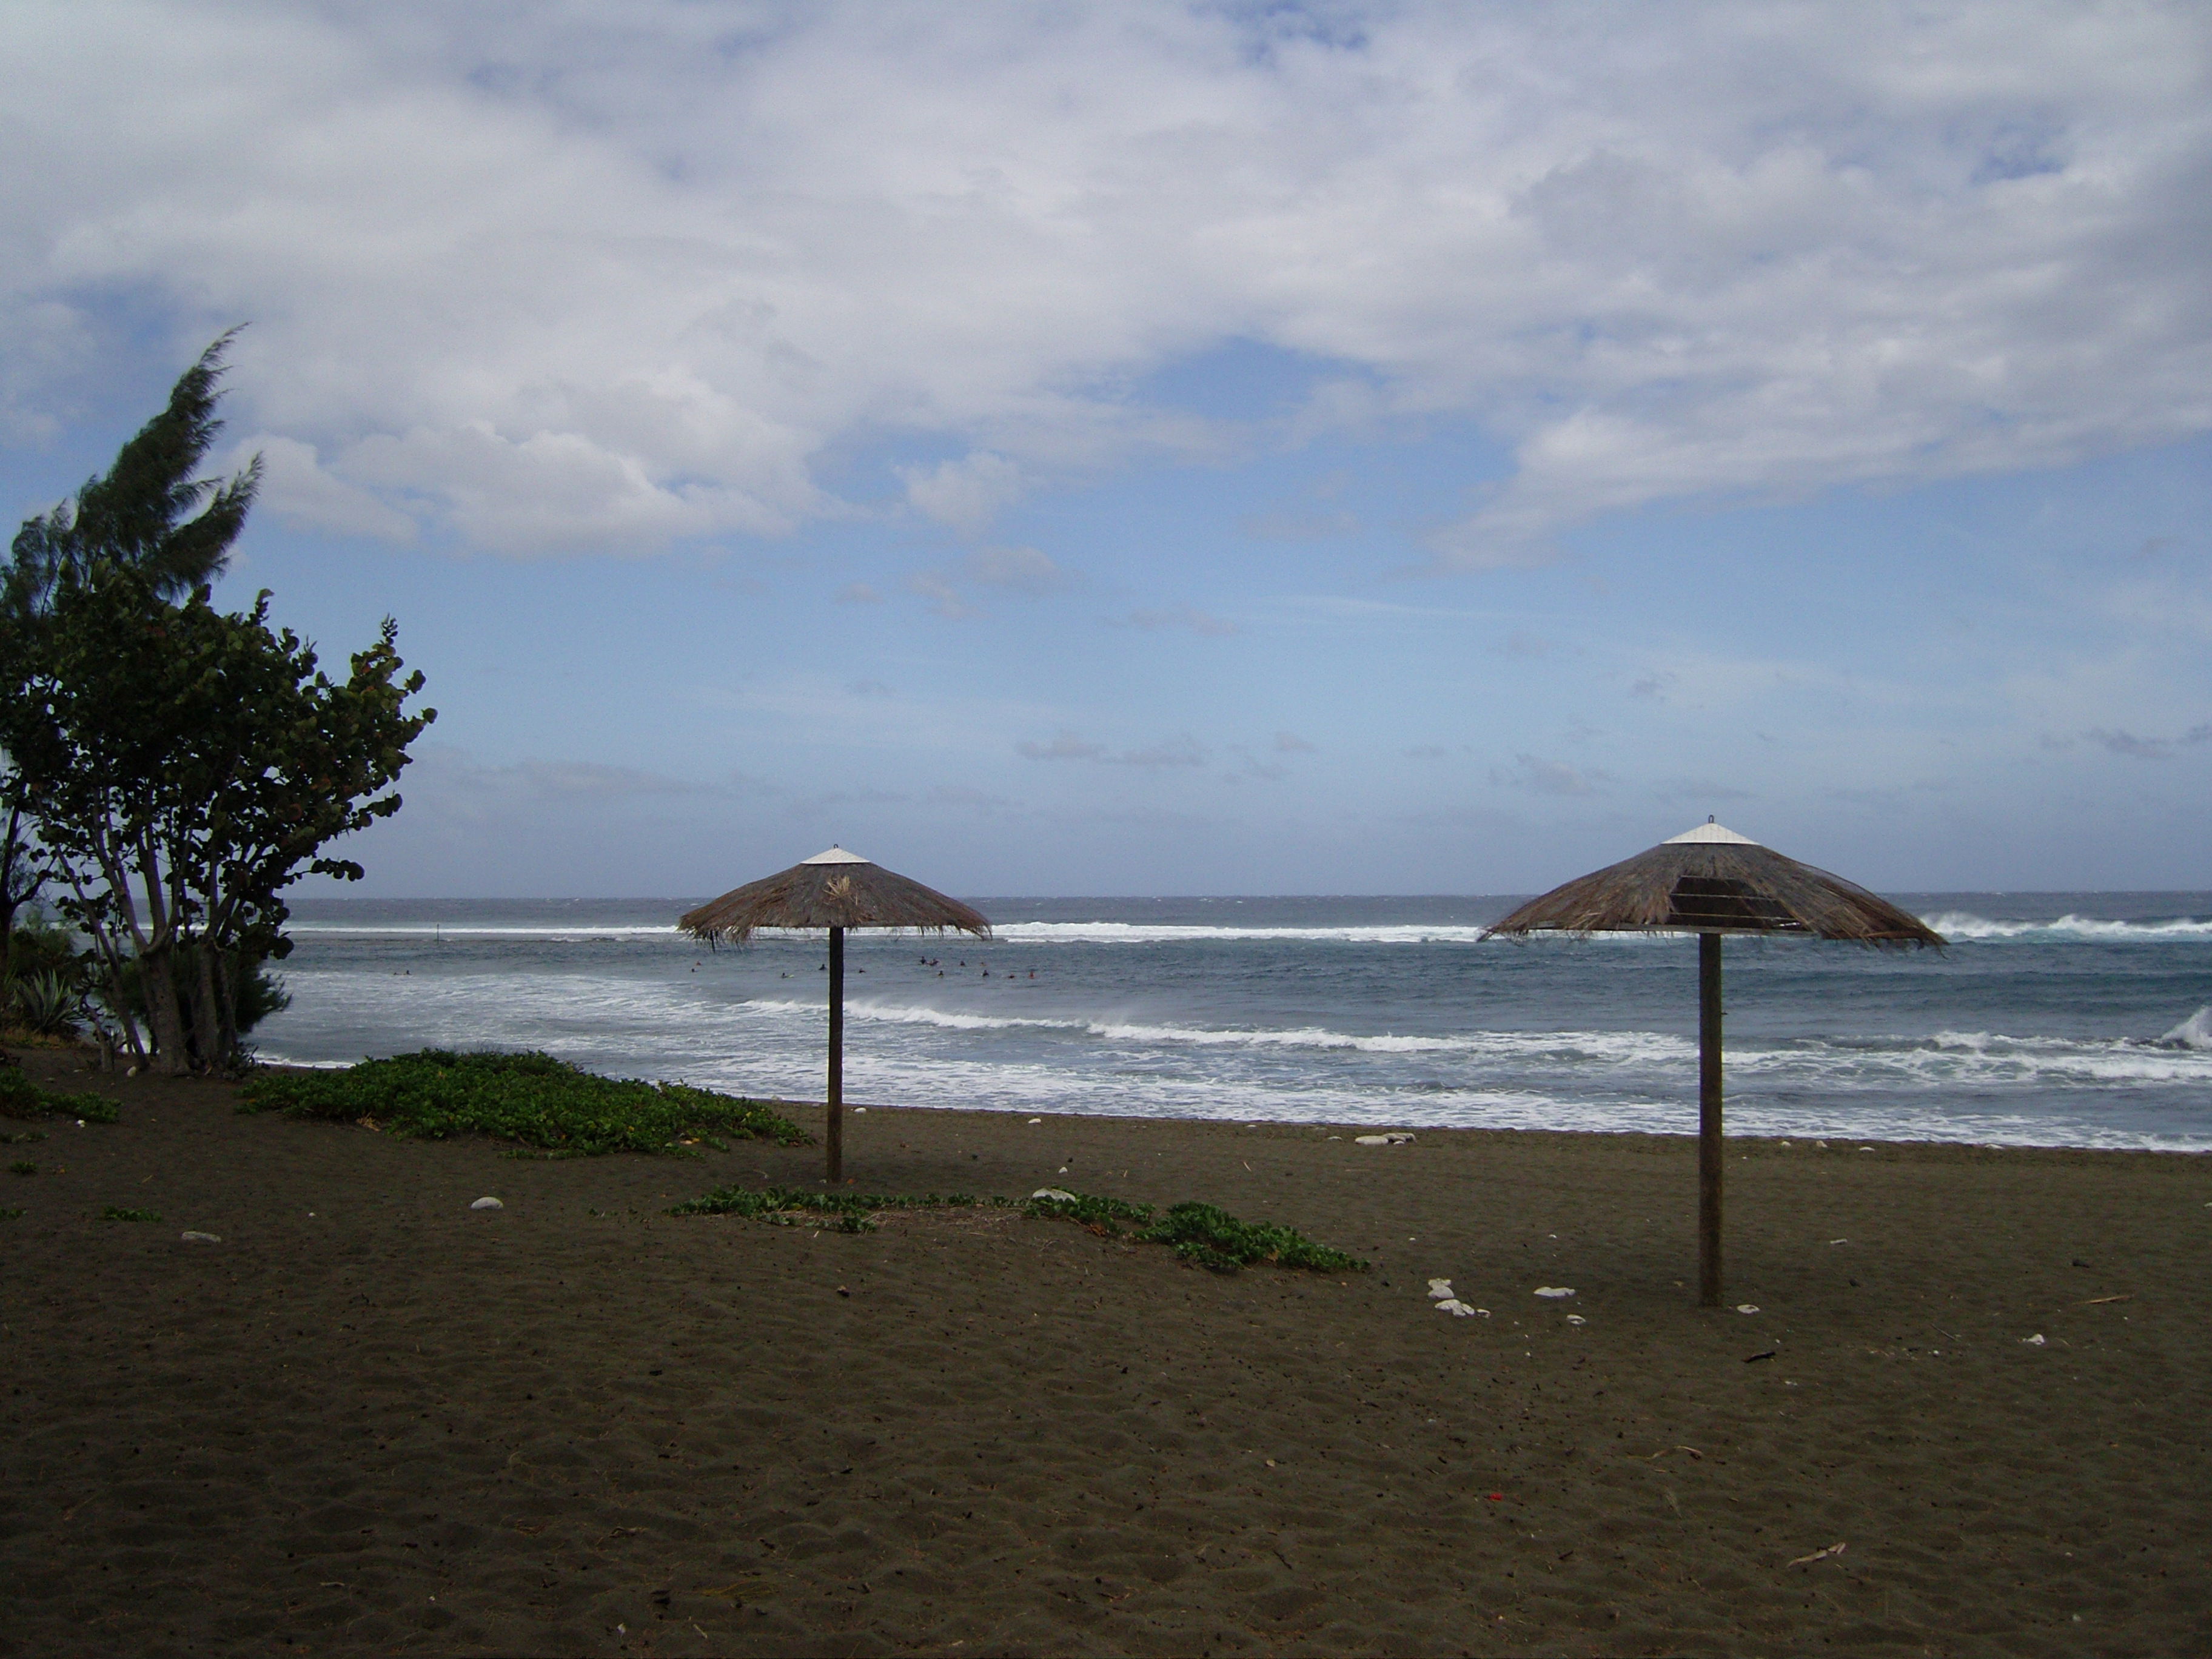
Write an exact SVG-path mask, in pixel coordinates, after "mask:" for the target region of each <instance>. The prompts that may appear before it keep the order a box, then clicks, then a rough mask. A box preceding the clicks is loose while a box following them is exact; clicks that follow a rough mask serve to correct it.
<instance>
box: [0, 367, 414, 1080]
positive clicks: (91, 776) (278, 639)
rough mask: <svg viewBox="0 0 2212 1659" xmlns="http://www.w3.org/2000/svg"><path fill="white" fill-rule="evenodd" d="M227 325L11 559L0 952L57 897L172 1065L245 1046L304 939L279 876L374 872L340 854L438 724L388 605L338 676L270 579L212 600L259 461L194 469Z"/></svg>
mask: <svg viewBox="0 0 2212 1659" xmlns="http://www.w3.org/2000/svg"><path fill="white" fill-rule="evenodd" d="M235 332H236V331H235V330H234V331H232V333H230V334H226V335H224V336H223V337H222V338H221V339H219V340H217V341H216V343H214V344H213V345H211V346H210V347H209V348H208V349H207V350H206V351H205V352H204V353H203V354H202V355H201V356H200V360H199V361H198V362H197V363H195V364H194V365H193V366H192V367H191V368H190V369H189V370H187V371H186V372H185V375H184V377H183V378H182V379H181V380H179V381H178V382H177V385H176V389H175V390H174V391H173V392H172V393H171V394H170V398H169V406H168V408H167V410H164V411H163V412H162V413H161V414H160V415H158V416H155V418H154V419H153V420H152V421H149V422H147V424H146V426H145V428H143V430H141V431H140V432H139V433H138V435H137V436H136V437H134V438H132V439H131V441H130V442H129V443H127V444H125V446H124V447H123V448H122V450H121V452H120V453H118V455H117V457H116V459H115V465H114V466H113V467H112V469H111V470H110V471H108V472H107V474H106V476H105V477H95V478H93V479H90V480H88V482H87V483H86V484H85V486H84V488H83V489H81V490H79V491H78V492H77V495H76V499H75V500H74V501H70V502H64V503H63V504H62V505H61V506H59V507H55V508H54V509H53V510H52V512H49V513H41V514H40V516H39V517H37V518H35V519H33V520H30V521H29V522H28V523H27V524H25V525H24V526H23V527H22V530H21V532H20V533H18V535H17V536H16V538H15V543H14V545H13V548H12V550H11V555H10V557H9V562H8V564H7V566H6V568H5V569H4V571H0V749H4V750H5V751H6V757H7V769H6V771H5V773H4V775H0V807H3V808H4V811H5V813H6V823H5V829H4V832H0V951H4V949H5V945H6V937H7V929H8V928H9V927H10V926H11V925H12V922H13V919H14V915H15V910H16V909H17V908H19V907H20V906H21V904H22V903H24V902H27V900H28V899H29V898H30V897H31V896H33V895H34V894H36V893H37V892H38V891H39V890H40V886H41V884H44V885H45V886H46V890H48V891H49V892H50V893H58V895H59V896H58V898H56V900H55V908H58V910H60V911H61V913H62V914H63V915H65V916H66V917H68V918H69V920H70V921H71V922H72V923H74V924H75V925H76V927H78V928H79V929H80V930H81V931H82V933H85V934H86V935H87V936H88V938H89V939H91V941H92V944H93V947H94V952H95V954H96V955H97V957H99V960H100V967H101V970H102V974H103V977H104V978H105V980H106V1000H107V1002H108V1004H109V1006H110V1007H111V1008H112V1011H113V1012H114V1013H115V1015H116V1017H117V1018H118V1021H120V1022H121V1024H122V1025H123V1028H124V1036H125V1040H126V1042H127V1043H128V1044H129V1047H130V1048H131V1051H132V1053H133V1054H136V1055H137V1056H138V1057H140V1058H141V1059H145V1058H149V1053H148V1049H149V1041H150V1048H151V1055H150V1057H151V1058H153V1059H155V1060H157V1061H158V1063H159V1065H160V1066H161V1069H162V1070H164V1071H167V1072H171V1073H181V1072H185V1071H188V1070H191V1069H193V1068H195V1067H198V1068H202V1069H205V1068H208V1067H213V1066H227V1065H228V1064H230V1063H231V1062H232V1060H234V1057H235V1056H236V1054H237V1052H238V1042H239V1034H240V1029H241V1024H242V1015H243V1014H244V1013H246V1012H248V1011H247V1007H246V1005H247V1004H248V1003H250V1002H251V1001H252V997H251V996H250V995H249V993H250V992H251V991H252V987H253V985H254V983H255V982H257V981H258V975H259V972H260V968H261V964H262V963H264V962H266V961H269V960H270V959H272V958H281V957H283V956H285V955H286V954H288V953H289V951H290V949H291V942H290V941H289V939H286V938H285V936H284V933H283V927H284V922H285V920H286V918H287V915H288V914H289V912H288V910H287V908H286V906H285V904H284V902H283V898H282V897H281V896H280V895H281V892H282V890H283V888H284V887H285V886H287V885H288V884H289V883H291V882H292V881H293V880H295V879H296V878H298V877H300V876H301V875H306V874H322V875H332V876H337V877H339V878H343V879H349V880H358V879H359V878H361V875H362V868H361V866H359V865H358V864H356V863H355V862H353V861H352V860H348V859H339V858H332V857H330V856H328V855H327V854H326V853H325V850H324V849H325V847H326V846H327V844H328V843H329V842H331V840H333V839H334V838H336V837H337V836H343V835H345V834H347V833H348V832H349V831H351V830H356V829H363V828H366V827H367V826H368V825H369V824H371V823H374V822H375V821H376V820H377V819H378V818H380V817H388V816H390V815H391V814H392V813H393V812H396V811H398V810H399V796H398V794H397V793H393V792H392V783H393V782H394V781H396V780H397V779H398V775H399V773H400V770H401V769H402V768H404V766H405V765H406V764H407V758H408V757H407V746H408V744H410V743H411V742H413V741H414V739H415V738H416V735H417V734H418V733H419V732H421V731H422V728H423V727H424V726H428V724H429V723H430V722H431V721H432V720H435V718H436V713H435V710H431V709H427V708H426V709H422V710H421V711H419V712H416V713H410V712H408V710H407V708H406V707H405V704H406V702H407V700H408V699H409V698H410V697H411V696H414V695H415V694H416V692H418V691H420V690H422V675H421V674H420V673H419V672H418V673H415V674H411V675H404V664H403V663H402V662H401V661H400V659H399V654H398V648H397V641H398V629H397V627H396V625H395V624H394V623H392V620H391V619H390V618H389V617H386V619H385V622H384V624H383V628H382V629H381V631H380V634H379V636H378V638H377V641H376V642H375V643H374V644H373V645H371V646H370V647H368V648H367V649H366V650H363V651H361V652H359V653H356V654H355V655H354V657H353V659H352V664H351V672H350V673H349V676H348V677H347V678H345V679H344V680H343V681H337V680H333V679H331V678H330V677H329V676H328V675H326V674H325V673H324V672H323V671H322V670H321V669H320V667H319V665H318V662H317V658H316V653H315V651H314V648H313V647H312V646H310V645H307V644H306V643H304V642H302V641H301V640H300V639H299V638H298V637H297V636H296V635H294V634H293V633H292V632H291V631H290V630H289V629H284V630H283V631H281V632H280V631H276V630H273V629H271V628H270V625H269V595H268V594H267V593H266V592H263V593H262V594H261V595H260V596H259V597H258V599H256V600H255V601H254V605H253V608H252V610H251V611H246V612H245V613H243V614H235V613H226V612H223V611H217V610H216V608H215V606H214V605H213V604H212V603H211V601H210V590H209V586H208V584H209V582H210V580H212V578H214V577H215V576H216V575H218V574H221V572H222V568H223V567H224V565H225V563H226V562H228V557H229V551H230V547H231V544H232V543H233V542H234V541H235V540H236V539H237V538H238V534H239V532H240V530H241V529H242V528H243V527H244V526H245V523H246V513H247V512H248V510H249V509H250V508H251V507H252V504H253V497H254V495H255V492H256V491H257V490H258V488H259V485H260V478H261V464H260V461H259V459H258V458H257V459H255V460H254V461H253V462H252V464H251V465H248V466H247V467H246V469H245V470H244V471H240V472H238V473H235V474H234V475H233V476H232V477H228V478H224V479H217V478H209V477H201V476H200V469H201V467H202V466H203V465H204V463H205V461H206V459H207V455H208V453H209V451H210V448H211V447H212V446H213V445H214V442H215V440H216V435H218V434H219V433H220V432H221V430H222V422H220V421H219V420H217V419H216V415H215V405H216V397H217V382H218V381H219V380H220V379H221V378H222V372H223V365H222V357H223V353H224V351H225V350H226V349H227V348H228V346H229V344H230V342H231V340H232V338H233V337H234V334H235ZM403 675H404V678H403ZM0 960H4V957H0ZM142 1013H143V1020H144V1024H145V1025H146V1027H147V1028H148V1029H147V1030H146V1032H145V1033H144V1036H143V1038H142V1035H141V1032H140V1030H139V1016H140V1015H141V1014H142Z"/></svg>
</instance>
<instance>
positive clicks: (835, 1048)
mask: <svg viewBox="0 0 2212 1659" xmlns="http://www.w3.org/2000/svg"><path fill="white" fill-rule="evenodd" d="M822 1138H823V1140H824V1141H825V1142H826V1143H828V1146H829V1184H830V1185H831V1186H833V1187H834V1186H836V1184H837V1183H838V1182H841V1181H842V1180H843V1179H844V1178H845V930H844V929H843V928H842V927H832V928H831V929H830V930H829V1121H828V1123H827V1124H826V1125H825V1126H824V1127H823V1135H822Z"/></svg>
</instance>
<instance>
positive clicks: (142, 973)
mask: <svg viewBox="0 0 2212 1659" xmlns="http://www.w3.org/2000/svg"><path fill="white" fill-rule="evenodd" d="M138 989H139V991H140V993H141V994H143V996H144V997H145V999H146V1023H147V1024H149V1025H151V1026H152V1027H153V1028H154V1063H155V1069H156V1070H157V1071H159V1072H161V1073H162V1074H163V1075H164V1076H166V1077H185V1076H189V1075H190V1074H191V1069H192V1063H191V1055H190V1054H186V1053H185V1012H184V1010H183V1009H182V1008H181V1007H180V1006H178V1001H177V980H176V973H175V957H174V955H173V951H172V950H171V948H170V947H169V946H167V945H163V946H162V947H161V949H159V950H158V951H141V952H140V953H139V956H138Z"/></svg>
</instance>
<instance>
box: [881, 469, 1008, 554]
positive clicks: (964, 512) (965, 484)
mask: <svg viewBox="0 0 2212 1659" xmlns="http://www.w3.org/2000/svg"><path fill="white" fill-rule="evenodd" d="M898 475H899V477H902V478H903V479H904V480H905V481H906V497H907V500H908V501H910V502H911V503H913V506H914V509H915V511H916V512H917V513H921V515H922V516H923V517H925V518H928V519H934V520H937V522H938V523H939V524H943V525H950V526H952V527H953V528H954V529H955V530H960V531H964V532H967V533H968V534H969V535H971V536H979V535H981V534H982V532H984V531H985V530H987V529H988V528H989V527H990V524H991V520H993V519H994V518H995V517H997V516H998V513H999V509H1000V507H1006V506H1007V505H1009V504H1011V503H1012V502H1013V501H1018V499H1020V496H1021V493H1022V470H1021V468H1019V467H1018V466H1016V465H1014V464H1013V463H1012V461H1010V460H1008V459H1006V457H1005V456H1003V455H994V454H992V453H990V452H989V451H988V450H983V451H980V452H978V453H975V454H973V455H968V456H963V458H962V459H959V460H957V461H944V462H940V463H939V465H937V466H936V467H935V468H934V469H933V470H930V469H924V468H921V467H904V466H902V467H901V468H899V469H898Z"/></svg>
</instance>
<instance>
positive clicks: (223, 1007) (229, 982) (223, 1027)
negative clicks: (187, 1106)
mask: <svg viewBox="0 0 2212 1659" xmlns="http://www.w3.org/2000/svg"><path fill="white" fill-rule="evenodd" d="M238 960H239V957H238V952H236V951H224V952H223V953H222V959H221V960H220V961H219V962H217V963H216V975H215V988H216V996H217V998H219V999H220V1000H219V1001H218V1003H217V1005H216V1016H217V1018H218V1021H219V1024H217V1027H216V1030H217V1035H218V1040H219V1041H220V1042H222V1059H223V1064H225V1065H226V1066H228V1065H229V1064H230V1063H231V1061H232V1060H234V1058H235V1057H236V1055H237V1054H238Z"/></svg>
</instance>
